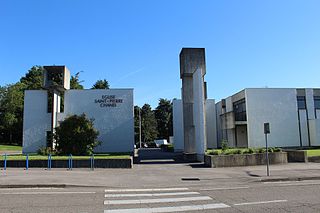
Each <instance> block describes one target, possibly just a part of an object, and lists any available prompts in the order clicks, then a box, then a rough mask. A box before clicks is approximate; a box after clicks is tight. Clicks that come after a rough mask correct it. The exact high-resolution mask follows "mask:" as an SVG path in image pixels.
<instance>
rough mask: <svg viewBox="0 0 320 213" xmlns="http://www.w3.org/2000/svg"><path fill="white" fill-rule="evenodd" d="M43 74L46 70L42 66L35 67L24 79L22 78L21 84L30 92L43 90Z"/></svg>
mask: <svg viewBox="0 0 320 213" xmlns="http://www.w3.org/2000/svg"><path fill="white" fill-rule="evenodd" d="M43 72H44V68H43V67H42V66H33V67H31V69H30V70H28V72H27V73H26V75H25V76H24V77H22V78H20V83H23V84H24V85H25V89H28V90H38V89H42V86H43Z"/></svg>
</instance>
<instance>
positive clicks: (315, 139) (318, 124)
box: [309, 119, 320, 146]
mask: <svg viewBox="0 0 320 213" xmlns="http://www.w3.org/2000/svg"><path fill="white" fill-rule="evenodd" d="M309 124H310V125H309V128H310V144H311V146H320V119H315V120H311V121H310V122H309Z"/></svg>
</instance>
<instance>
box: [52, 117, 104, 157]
mask: <svg viewBox="0 0 320 213" xmlns="http://www.w3.org/2000/svg"><path fill="white" fill-rule="evenodd" d="M98 135H99V132H98V131H97V130H96V129H95V128H94V125H93V119H88V118H87V117H86V115H85V114H82V115H72V116H70V117H68V118H66V119H65V120H64V121H62V122H61V123H60V126H59V127H57V128H56V132H55V134H54V139H55V140H56V150H57V152H58V153H59V154H63V155H66V154H73V155H90V154H92V153H93V149H94V147H96V146H97V145H99V144H100V142H99V141H97V137H98Z"/></svg>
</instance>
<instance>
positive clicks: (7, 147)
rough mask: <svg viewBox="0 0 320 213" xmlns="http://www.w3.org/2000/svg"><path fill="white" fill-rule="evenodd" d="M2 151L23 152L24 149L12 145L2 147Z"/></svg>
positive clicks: (0, 146) (0, 148)
mask: <svg viewBox="0 0 320 213" xmlns="http://www.w3.org/2000/svg"><path fill="white" fill-rule="evenodd" d="M0 151H17V152H19V151H20V152H21V151H22V147H21V146H11V145H0Z"/></svg>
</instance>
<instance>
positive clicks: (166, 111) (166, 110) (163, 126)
mask: <svg viewBox="0 0 320 213" xmlns="http://www.w3.org/2000/svg"><path fill="white" fill-rule="evenodd" d="M155 117H156V120H157V128H158V132H159V134H158V138H163V139H167V140H169V137H170V136H171V135H173V127H172V103H171V101H170V100H167V99H163V98H160V99H159V103H158V106H157V108H156V109H155Z"/></svg>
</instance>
